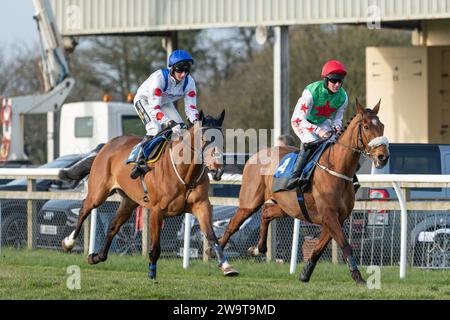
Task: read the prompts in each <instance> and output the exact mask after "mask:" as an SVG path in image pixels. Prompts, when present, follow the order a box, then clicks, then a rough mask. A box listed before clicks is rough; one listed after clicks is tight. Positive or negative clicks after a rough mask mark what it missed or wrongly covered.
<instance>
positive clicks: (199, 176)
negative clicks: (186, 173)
mask: <svg viewBox="0 0 450 320" xmlns="http://www.w3.org/2000/svg"><path fill="white" fill-rule="evenodd" d="M210 129H215V130H220V132H222V128H220V127H201V128H200V132H201V136H202V142H203V141H204V134H205V132H206V131H208V130H210ZM222 134H223V133H222ZM181 143H183V145H185V146H186V144H185V142H184V140H182V141H181ZM211 143H212V141H206V143H205V144H204V145H203V146H202V148H201V150H200V151H199V150H197V148H195V143H194V147H192V145H189V146H188V147H189V148H190V149H191V151H192V152H193V153H194V154H197V156H198V157H199V159H200V160H201V168H202V169H201V171H200V174H199V175H198V176H197V178H196V179H195V180H194V181H193V182H191V183H190V184H188V183H186V182H185V181H184V180H183V178H182V177H181V176H180V173H179V172H178V169H177V167H176V165H175V161H174V159H173V153H172V145H170V147H169V156H170V162H171V163H172V167H173V170H174V171H175V174H176V176H177V178H178V180H179V181H180V182H181V183H182V184H183V185H185V186H186V187H187V188H188V190H189V192H188V195H187V196H189V193H190V191H192V190H193V189H195V187H196V186H197V184H198V182H199V181H200V179H201V178H202V177H203V174H204V173H205V169H206V165H205V157H204V152H205V150H206V148H207V147H208V145H209V144H211ZM187 196H186V199H187Z"/></svg>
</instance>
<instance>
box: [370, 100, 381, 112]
mask: <svg viewBox="0 0 450 320" xmlns="http://www.w3.org/2000/svg"><path fill="white" fill-rule="evenodd" d="M380 104H381V99H380V100H379V101H378V103H377V105H376V106H375V107H373V109H372V112H374V113H375V114H378V111H380Z"/></svg>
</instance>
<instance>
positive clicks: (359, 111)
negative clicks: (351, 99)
mask: <svg viewBox="0 0 450 320" xmlns="http://www.w3.org/2000/svg"><path fill="white" fill-rule="evenodd" d="M356 112H357V113H360V114H363V113H364V108H363V107H362V106H361V105H360V104H359V101H358V98H356Z"/></svg>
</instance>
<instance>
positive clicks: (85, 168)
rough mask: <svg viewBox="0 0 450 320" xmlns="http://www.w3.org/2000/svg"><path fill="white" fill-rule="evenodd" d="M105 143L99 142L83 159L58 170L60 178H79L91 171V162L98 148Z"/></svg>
mask: <svg viewBox="0 0 450 320" xmlns="http://www.w3.org/2000/svg"><path fill="white" fill-rule="evenodd" d="M104 145H105V144H104V143H100V144H99V145H98V146H97V147H96V148H95V149H94V150H92V151H91V152H89V153H88V154H87V155H86V156H85V157H84V158H83V159H81V160H79V161H77V162H76V163H74V164H73V165H72V166H71V167H69V168H64V169H61V170H59V173H58V177H59V178H60V179H61V180H77V181H78V180H81V179H83V178H84V177H86V176H87V175H88V174H89V173H90V172H91V167H92V164H93V163H94V160H95V157H96V156H97V154H98V153H99V151H100V149H101V148H103V146H104Z"/></svg>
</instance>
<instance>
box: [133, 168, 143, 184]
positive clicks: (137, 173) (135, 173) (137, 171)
mask: <svg viewBox="0 0 450 320" xmlns="http://www.w3.org/2000/svg"><path fill="white" fill-rule="evenodd" d="M141 174H143V170H142V169H141V167H139V166H137V165H136V166H135V167H134V168H133V169H132V170H131V174H130V178H131V179H133V180H134V179H137V178H138V177H139V176H140V175H141Z"/></svg>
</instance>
